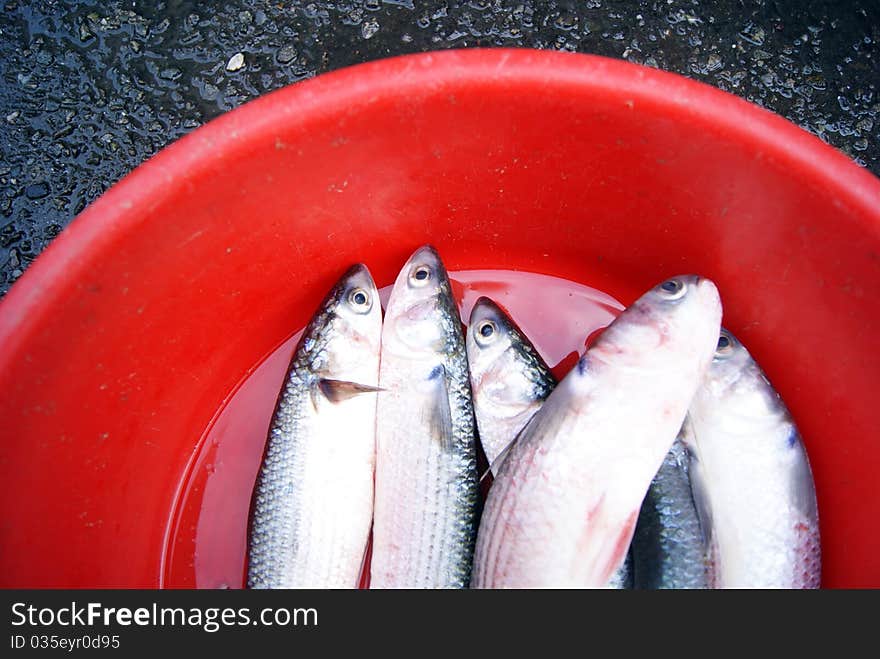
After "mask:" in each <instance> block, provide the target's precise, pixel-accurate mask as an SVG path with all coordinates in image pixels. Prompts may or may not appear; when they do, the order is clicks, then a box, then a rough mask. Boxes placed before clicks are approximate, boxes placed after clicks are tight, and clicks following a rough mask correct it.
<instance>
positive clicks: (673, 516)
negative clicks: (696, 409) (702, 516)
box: [631, 421, 709, 590]
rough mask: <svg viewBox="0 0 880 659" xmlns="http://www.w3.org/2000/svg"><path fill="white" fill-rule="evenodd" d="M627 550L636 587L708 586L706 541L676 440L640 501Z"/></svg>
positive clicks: (684, 457)
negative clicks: (633, 530)
mask: <svg viewBox="0 0 880 659" xmlns="http://www.w3.org/2000/svg"><path fill="white" fill-rule="evenodd" d="M685 424H687V421H685ZM631 551H632V555H633V563H634V566H633V570H634V573H635V574H634V586H635V588H639V589H645V590H657V589H668V588H670V589H671V588H708V587H709V574H708V565H707V557H706V550H705V542H704V540H703V533H702V531H701V529H700V520H699V517H698V516H697V508H696V505H695V504H694V497H693V494H692V493H691V481H690V477H689V475H688V458H687V449H686V448H685V446H684V443H683V442H682V440H681V437H680V436H679V437H677V438H676V440H675V441H674V442H673V444H672V448H671V449H670V450H669V453H667V454H666V457H665V458H663V464H662V465H661V466H660V470H659V471H658V472H657V475H656V476H654V480H653V481H652V482H651V487H650V488H648V494H647V495H646V496H645V500H644V501H643V502H642V509H641V511H640V512H639V520H638V522H637V523H636V530H635V535H634V536H633V540H632V548H631Z"/></svg>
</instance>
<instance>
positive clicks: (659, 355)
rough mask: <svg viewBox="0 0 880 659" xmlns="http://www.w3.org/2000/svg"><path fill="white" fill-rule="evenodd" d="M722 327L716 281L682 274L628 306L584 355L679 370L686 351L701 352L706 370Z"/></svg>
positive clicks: (690, 352)
mask: <svg viewBox="0 0 880 659" xmlns="http://www.w3.org/2000/svg"><path fill="white" fill-rule="evenodd" d="M720 325H721V298H720V296H719V294H718V289H717V288H716V287H715V284H714V283H713V282H712V281H711V280H709V279H706V278H704V277H700V276H698V275H680V276H677V277H672V278H670V279H667V280H666V281H663V282H661V283H660V284H658V285H657V286H655V287H654V288H652V289H651V290H649V291H648V292H647V293H645V294H644V295H642V296H641V297H640V298H639V299H638V300H636V301H635V302H634V303H633V304H632V305H630V306H629V307H627V308H626V309H625V310H624V311H623V312H622V313H621V314H620V316H619V317H618V318H617V319H616V320H615V321H614V322H613V323H611V325H609V326H608V327H607V328H606V329H605V330H604V331H603V332H602V334H601V335H600V337H599V338H598V340H597V341H596V343H595V344H594V345H593V346H592V347H591V348H590V350H588V351H587V353H586V354H585V355H584V358H588V359H590V360H593V359H599V360H601V361H604V362H614V363H616V364H620V365H631V366H634V367H639V368H654V369H669V370H674V369H670V366H671V365H672V364H673V363H675V362H676V361H677V360H681V359H682V355H686V354H692V353H694V352H695V351H696V352H697V353H698V355H697V356H698V357H699V359H698V360H696V363H697V365H698V367H699V369H700V373H703V372H705V369H706V368H707V366H708V363H709V361H710V360H711V358H712V352H713V350H714V348H715V346H716V342H717V338H718V332H719V328H720ZM584 358H582V359H584Z"/></svg>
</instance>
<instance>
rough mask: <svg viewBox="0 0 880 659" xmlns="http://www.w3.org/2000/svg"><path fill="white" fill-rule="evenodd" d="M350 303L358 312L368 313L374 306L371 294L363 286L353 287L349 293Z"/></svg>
mask: <svg viewBox="0 0 880 659" xmlns="http://www.w3.org/2000/svg"><path fill="white" fill-rule="evenodd" d="M348 303H349V304H350V305H351V306H352V308H354V310H355V311H357V312H358V313H367V312H368V311H369V310H370V309H371V308H372V306H373V302H372V300H371V298H370V294H369V293H367V291H365V290H364V289H363V288H353V289H351V291H349V293H348Z"/></svg>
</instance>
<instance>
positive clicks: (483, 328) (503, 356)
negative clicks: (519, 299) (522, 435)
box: [465, 297, 556, 414]
mask: <svg viewBox="0 0 880 659" xmlns="http://www.w3.org/2000/svg"><path fill="white" fill-rule="evenodd" d="M465 341H466V344H467V356H468V365H469V368H470V373H471V383H472V385H473V389H474V395H475V396H480V397H481V399H482V400H483V401H484V402H485V401H491V402H492V403H493V404H494V405H495V406H498V407H499V408H508V412H509V413H510V414H517V413H520V412H521V411H522V409H523V408H524V406H530V405H534V404H535V403H538V402H540V401H542V400H544V399H545V398H546V397H547V396H548V395H549V394H550V391H551V390H552V388H553V386H554V385H555V384H556V381H555V379H554V378H553V375H552V373H551V372H550V368H549V367H548V366H547V364H546V363H545V362H544V360H543V359H542V358H541V356H540V355H539V354H538V352H537V350H536V349H535V348H534V346H533V345H532V344H531V342H530V341H529V340H528V338H526V336H525V335H524V334H523V333H522V331H521V330H520V329H519V327H517V326H516V323H514V321H513V320H512V319H511V318H510V316H508V315H507V313H505V312H504V310H503V309H501V307H499V306H498V305H497V304H495V302H493V301H492V300H490V299H489V298H487V297H481V298H479V299H478V300H477V302H476V303H475V304H474V308H473V309H472V310H471V315H470V320H469V322H468V331H467V336H466V339H465Z"/></svg>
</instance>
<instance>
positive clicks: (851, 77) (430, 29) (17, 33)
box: [0, 0, 880, 295]
mask: <svg viewBox="0 0 880 659" xmlns="http://www.w3.org/2000/svg"><path fill="white" fill-rule="evenodd" d="M878 42H880V0H854V1H852V2H846V1H843V2H832V1H804V2H797V1H794V0H791V1H772V0H763V1H761V0H751V1H746V0H738V1H737V0H716V1H710V0H656V1H653V2H647V1H633V0H629V1H627V0H580V1H567V2H537V1H533V0H472V1H470V2H453V1H437V0H428V1H425V2H418V1H416V0H343V1H340V2H281V1H280V0H276V1H274V2H260V1H257V0H241V1H239V2H226V3H222V2H187V1H184V0H168V1H167V2H156V1H155V0H150V1H140V0H137V1H134V2H132V1H128V2H96V1H88V0H86V1H83V2H53V1H49V0H47V1H44V2H36V1H34V2H25V1H22V0H10V1H8V2H5V4H4V5H3V14H2V18H0V295H3V294H5V293H6V291H8V289H9V287H10V286H11V284H12V282H14V281H15V280H16V279H17V278H18V277H19V276H21V273H22V272H23V271H24V269H25V268H26V267H27V266H28V264H29V263H30V262H31V261H33V259H34V258H35V257H36V256H37V255H38V254H39V253H40V251H41V250H42V249H43V248H44V247H45V246H46V245H47V244H48V243H49V241H51V240H52V238H54V237H55V236H56V235H57V234H58V233H59V232H60V231H61V230H62V229H63V228H64V227H65V226H66V225H67V223H68V222H70V220H71V219H73V217H74V216H75V215H76V214H77V213H79V212H80V211H81V210H82V209H83V208H84V207H85V206H86V205H87V204H89V203H90V202H91V201H93V200H94V199H95V198H97V197H98V196H99V195H100V194H101V193H102V192H103V191H104V190H106V189H107V188H108V187H110V186H111V185H112V184H113V183H114V182H116V181H118V180H119V179H120V178H122V176H124V175H125V174H126V173H128V172H129V171H130V170H132V169H133V168H134V167H136V166H137V165H138V164H140V163H141V162H142V161H144V160H145V159H146V158H148V157H149V156H151V155H153V154H154V153H156V152H157V151H159V150H160V149H161V148H162V147H164V146H165V145H167V144H168V143H170V142H172V141H174V140H176V139H177V138H179V137H181V136H182V135H184V134H186V133H188V132H189V131H191V130H193V129H194V128H196V127H197V126H200V125H201V124H203V123H205V122H206V121H208V120H210V119H212V118H214V117H216V116H217V115H219V114H221V113H222V112H225V111H226V110H229V109H232V108H234V107H237V106H238V105H241V104H242V103H244V102H246V101H248V100H250V99H253V98H255V97H257V96H260V95H261V94H264V93H266V92H268V91H271V90H273V89H277V88H279V87H281V86H284V85H287V84H290V83H293V82H296V81H299V80H302V79H304V78H309V77H312V76H315V75H317V74H320V73H323V72H325V71H329V70H332V69H337V68H340V67H343V66H348V65H350V64H356V63H359V62H364V61H368V60H373V59H378V58H382V57H388V56H392V55H400V54H404V53H413V52H420V51H426V50H433V49H441V48H458V47H472V46H519V47H533V48H550V49H558V50H568V51H577V52H584V53H595V54H600V55H606V56H610V57H616V58H623V59H626V60H629V61H631V62H637V63H642V64H647V65H649V66H654V67H658V68H661V69H664V70H667V71H673V72H676V73H681V74H684V75H687V76H690V77H692V78H696V79H698V80H701V81H704V82H707V83H709V84H712V85H715V86H716V87H719V88H720V89H724V90H726V91H730V92H732V93H734V94H738V95H739V96H742V97H744V98H746V99H748V100H750V101H753V102H755V103H757V104H759V105H762V106H764V107H766V108H768V109H770V110H773V111H775V112H778V113H779V114H782V115H783V116H785V117H787V118H788V119H790V120H792V121H794V122H795V123H797V124H798V125H800V126H802V127H803V128H805V129H807V130H809V131H811V132H813V133H814V134H816V135H818V136H819V137H821V138H822V139H823V140H825V141H826V142H829V143H830V144H832V145H834V146H835V147H837V148H839V149H840V150H842V151H843V152H844V153H846V154H847V155H848V156H850V157H851V158H853V159H855V160H856V161H857V162H858V163H860V164H861V165H863V166H865V167H867V168H868V169H869V170H870V171H872V172H873V173H874V174H880V96H878V87H880V50H878Z"/></svg>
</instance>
